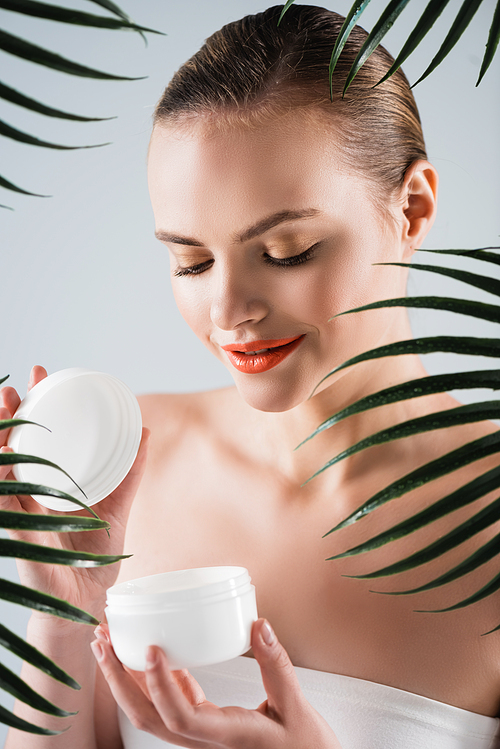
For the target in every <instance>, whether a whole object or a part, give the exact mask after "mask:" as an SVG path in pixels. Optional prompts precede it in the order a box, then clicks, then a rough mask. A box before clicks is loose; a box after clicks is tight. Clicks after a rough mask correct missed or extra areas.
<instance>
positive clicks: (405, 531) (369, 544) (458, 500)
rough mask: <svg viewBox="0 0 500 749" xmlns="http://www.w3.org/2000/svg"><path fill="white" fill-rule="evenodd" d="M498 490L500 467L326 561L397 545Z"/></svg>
mask: <svg viewBox="0 0 500 749" xmlns="http://www.w3.org/2000/svg"><path fill="white" fill-rule="evenodd" d="M499 487H500V467H496V468H492V469H491V470H489V471H487V472H486V473H483V474H482V475H481V476H477V477H476V478H475V479H473V480H472V481H469V482H468V483H467V484H464V486H461V487H460V488H459V489H456V490H455V491H454V492H451V494H447V495H446V496H445V497H442V498H441V499H439V500H437V502H434V503H433V504H431V505H429V507H426V508H425V509H424V510H421V511H420V512H417V513H416V514H415V515H412V516H411V517H410V518H408V519H407V520H403V521H402V522H401V523H397V524H396V525H393V526H391V527H390V528H388V529H387V530H385V531H382V533H378V534H377V535H376V536H372V538H370V539H369V540H368V541H365V542H363V543H361V544H358V545H357V546H353V547H352V548H351V549H347V551H343V552H341V553H340V554H336V555H335V556H333V557H329V559H328V561H331V560H333V559H343V558H344V557H351V556H354V555H358V554H364V553H365V552H367V551H373V550H374V549H378V548H380V547H381V546H384V545H385V544H388V543H390V542H391V541H397V540H398V539H400V538H404V536H408V535H409V534H410V533H414V532H415V531H417V530H420V529H421V528H424V527H425V526H426V525H429V524H430V523H433V522H434V521H435V520H439V519H440V518H442V517H445V516H446V515H449V514H450V513H452V512H455V510H458V509H460V508H461V507H466V506H467V505H469V504H471V503H472V502H475V501H476V499H479V498H480V497H484V496H485V495H486V494H489V493H490V492H492V491H494V490H495V489H498V488H499ZM330 533H332V531H328V533H325V535H324V536H323V538H326V537H327V536H329V535H330Z"/></svg>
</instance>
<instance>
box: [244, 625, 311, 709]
mask: <svg viewBox="0 0 500 749" xmlns="http://www.w3.org/2000/svg"><path fill="white" fill-rule="evenodd" d="M252 649H253V652H254V655H255V659H256V660H257V662H258V664H259V666H260V670H261V674H262V682H263V684H264V689H265V690H266V694H267V705H266V708H267V711H268V712H270V713H272V714H273V715H274V716H275V717H276V718H277V719H278V720H279V721H280V722H282V723H285V722H286V721H287V720H288V719H290V718H293V717H294V716H295V715H296V714H297V710H298V709H299V707H300V706H301V704H302V702H303V699H304V698H303V694H302V691H301V689H300V685H299V682H298V679H297V674H296V673H295V669H294V667H293V664H292V662H291V660H290V658H289V657H288V653H287V652H286V650H285V648H284V647H283V645H281V643H280V642H279V641H278V638H277V637H276V635H275V633H274V630H273V629H272V627H271V625H270V624H269V622H268V621H266V619H258V620H257V621H256V622H254V624H253V627H252Z"/></svg>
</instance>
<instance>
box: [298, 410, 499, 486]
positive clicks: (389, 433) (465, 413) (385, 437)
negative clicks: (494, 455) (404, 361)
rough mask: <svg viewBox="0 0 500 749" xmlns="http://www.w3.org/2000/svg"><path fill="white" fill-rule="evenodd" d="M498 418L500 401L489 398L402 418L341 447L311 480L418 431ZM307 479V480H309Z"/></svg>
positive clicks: (429, 430)
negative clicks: (345, 446)
mask: <svg viewBox="0 0 500 749" xmlns="http://www.w3.org/2000/svg"><path fill="white" fill-rule="evenodd" d="M499 418H500V401H487V402H486V403H468V404H467V405H465V406H457V407H456V408H450V409H447V410H445V411H437V412H435V413H432V414H428V415H426V416H419V417H418V418H416V419H409V420H408V421H403V422H402V423H401V424H396V425H395V426H392V427H388V428H387V429H382V430H381V431H380V432H376V433H375V434H372V435H370V437H366V439H363V440H360V441H359V442H356V444H354V445H352V446H351V447H349V448H347V449H346V450H342V452H340V453H338V455H336V456H335V457H334V458H332V459H331V460H329V461H328V462H327V463H325V465H324V466H323V467H322V468H320V469H319V471H316V473H315V474H313V476H311V478H310V479H308V481H312V479H313V478H315V477H316V476H319V474H320V473H323V471H325V470H326V469H327V468H331V467H332V466H334V465H336V464H337V463H340V461H342V460H345V459H346V458H350V457H351V456H352V455H355V454H356V453H359V452H362V451H363V450H367V449H368V448H369V447H374V446H375V445H383V444H385V443H386V442H393V441H394V440H399V439H406V438H408V437H413V436H414V435H416V434H423V433H425V432H431V431H434V430H436V429H448V428H449V427H454V426H461V425H463V424H472V423H475V422H478V421H486V420H487V419H499ZM499 434H500V432H499ZM308 481H307V482H306V483H308Z"/></svg>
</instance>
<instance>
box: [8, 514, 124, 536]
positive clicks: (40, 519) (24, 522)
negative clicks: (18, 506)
mask: <svg viewBox="0 0 500 749" xmlns="http://www.w3.org/2000/svg"><path fill="white" fill-rule="evenodd" d="M0 528H8V529H10V530H16V531H27V530H29V531H46V532H47V531H55V532H56V533H78V532H79V531H95V530H106V529H109V528H110V525H109V523H108V522H106V521H105V520H100V519H98V518H86V517H82V516H81V515H39V514H37V513H33V512H29V513H28V512H10V511H9V510H0Z"/></svg>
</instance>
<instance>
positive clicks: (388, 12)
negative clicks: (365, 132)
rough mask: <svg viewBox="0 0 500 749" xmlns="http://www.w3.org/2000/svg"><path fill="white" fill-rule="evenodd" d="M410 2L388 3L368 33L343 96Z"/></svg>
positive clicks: (393, 1) (397, 1) (395, 1)
mask: <svg viewBox="0 0 500 749" xmlns="http://www.w3.org/2000/svg"><path fill="white" fill-rule="evenodd" d="M408 3H409V0H391V1H390V2H389V3H388V5H387V7H386V8H385V10H384V11H383V13H382V15H381V16H380V18H379V19H378V21H377V23H376V24H375V26H374V27H373V29H372V30H371V32H370V33H369V34H368V37H367V38H366V40H365V42H364V44H363V46H362V47H361V49H360V50H359V52H358V54H357V56H356V59H355V60H354V62H353V64H352V66H351V69H350V71H349V73H348V75H347V79H346V82H345V84H344V91H343V96H345V94H346V92H347V89H348V88H349V86H350V85H351V83H352V81H353V79H354V77H355V76H356V74H357V73H358V71H359V70H360V68H361V67H362V66H363V65H364V64H365V62H366V61H367V60H368V58H369V57H370V55H371V54H372V52H374V51H375V50H376V48H377V47H378V46H379V44H380V43H381V41H382V39H383V38H384V36H385V35H386V34H387V32H388V31H389V29H390V28H392V26H393V25H394V23H395V21H396V19H397V18H398V16H399V15H400V13H402V11H403V10H404V9H405V8H406V6H407V5H408ZM363 10H364V8H363Z"/></svg>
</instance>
